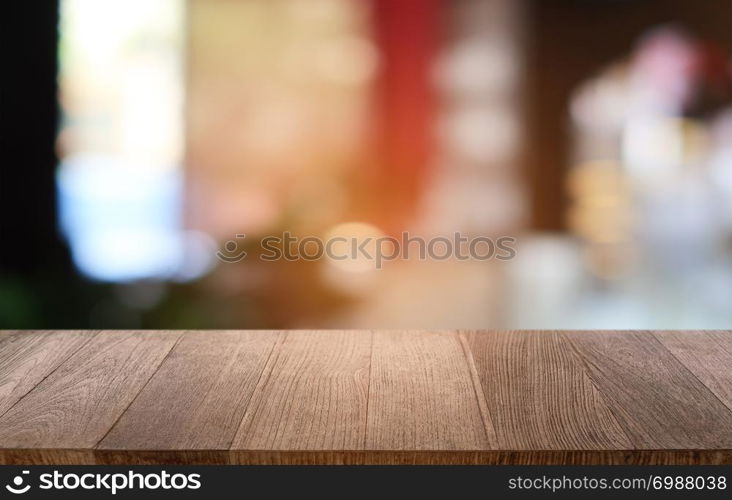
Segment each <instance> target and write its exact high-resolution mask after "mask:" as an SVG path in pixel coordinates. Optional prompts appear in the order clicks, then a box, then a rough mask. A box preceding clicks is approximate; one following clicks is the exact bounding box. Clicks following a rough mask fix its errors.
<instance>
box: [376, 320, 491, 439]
mask: <svg viewBox="0 0 732 500" xmlns="http://www.w3.org/2000/svg"><path fill="white" fill-rule="evenodd" d="M483 417H484V416H483V415H481V412H480V403H479V402H478V392H476V388H475V387H474V382H473V379H472V377H471V371H470V367H469V365H468V362H467V359H466V357H465V353H464V352H463V347H462V345H461V342H460V340H459V338H458V335H457V334H456V333H455V332H417V331H377V332H374V342H373V354H372V357H371V376H370V385H369V407H368V425H367V429H366V448H367V449H371V450H476V449H490V448H494V447H496V445H497V443H496V442H495V434H494V431H493V428H492V426H491V424H490V421H484V419H483Z"/></svg>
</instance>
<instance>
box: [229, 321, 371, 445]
mask: <svg viewBox="0 0 732 500" xmlns="http://www.w3.org/2000/svg"><path fill="white" fill-rule="evenodd" d="M370 356H371V333H370V332H368V331H353V332H344V331H310V332H288V333H287V335H286V337H285V338H284V339H283V342H282V343H281V344H280V345H279V346H277V347H276V348H275V351H274V352H273V355H272V357H271V359H270V362H269V363H268V364H267V368H266V369H265V373H264V375H263V376H262V380H261V381H260V384H259V386H258V387H257V390H256V392H255V396H254V397H253V398H252V402H251V404H250V406H249V408H248V409H247V412H246V415H245V417H244V420H243V422H242V425H241V428H240V429H239V432H238V433H237V435H236V438H235V439H234V442H233V444H232V446H231V448H232V450H329V449H332V450H354V449H362V448H363V446H364V440H365V428H366V408H367V392H368V374H369V358H370Z"/></svg>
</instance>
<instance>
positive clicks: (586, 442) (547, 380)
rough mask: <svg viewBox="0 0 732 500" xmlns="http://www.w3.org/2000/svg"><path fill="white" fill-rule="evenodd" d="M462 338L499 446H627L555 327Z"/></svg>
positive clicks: (555, 447)
mask: <svg viewBox="0 0 732 500" xmlns="http://www.w3.org/2000/svg"><path fill="white" fill-rule="evenodd" d="M463 338H464V339H465V341H466V342H467V345H468V347H469V351H470V353H471V355H472V357H473V359H474V363H475V367H476V371H477V373H478V377H479V379H480V385H481V387H482V389H483V393H484V394H485V398H486V401H487V405H488V411H489V412H490V415H491V420H492V422H493V425H494V427H495V429H496V433H497V436H498V442H499V445H500V447H501V448H502V449H507V450H532V449H533V450H592V449H607V450H615V449H628V448H632V446H631V444H630V441H629V439H628V437H627V436H626V435H625V433H624V432H623V430H622V429H621V427H620V425H619V424H618V422H617V421H616V420H615V418H614V417H613V415H612V413H611V411H610V409H609V408H608V406H607V404H606V403H605V401H604V400H603V399H602V396H601V395H600V394H599V393H598V391H597V390H596V389H595V387H594V386H593V385H592V382H591V381H590V379H589V377H588V376H587V374H586V373H585V371H584V368H583V366H582V363H581V361H580V360H578V359H577V357H576V355H575V354H574V353H572V352H571V349H570V348H569V346H568V345H567V344H566V342H564V341H563V339H562V338H561V337H560V336H559V335H558V334H557V333H556V332H510V331H495V332H488V331H482V332H465V333H463Z"/></svg>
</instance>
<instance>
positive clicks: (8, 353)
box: [0, 331, 96, 416]
mask: <svg viewBox="0 0 732 500" xmlns="http://www.w3.org/2000/svg"><path fill="white" fill-rule="evenodd" d="M0 334H2V335H0V416H2V415H3V414H4V413H5V412H7V411H8V410H9V409H10V408H11V407H12V406H13V405H14V404H15V403H17V402H18V401H19V400H20V399H21V398H22V397H23V396H25V395H26V394H27V393H28V392H30V390H31V389H33V388H34V387H35V386H36V385H37V384H38V383H39V382H40V381H41V380H43V379H44V378H45V377H47V376H48V375H49V374H50V373H52V372H53V371H54V370H55V369H56V368H57V367H58V366H59V365H60V364H61V363H63V362H64V361H66V360H67V359H68V358H69V356H71V355H72V354H74V353H75V352H76V351H77V350H78V349H79V348H81V347H82V346H83V345H84V344H86V343H87V342H88V341H89V340H90V339H91V338H92V337H93V336H94V335H95V334H96V332H83V331H66V332H55V333H54V332H48V331H33V332H8V331H6V332H0Z"/></svg>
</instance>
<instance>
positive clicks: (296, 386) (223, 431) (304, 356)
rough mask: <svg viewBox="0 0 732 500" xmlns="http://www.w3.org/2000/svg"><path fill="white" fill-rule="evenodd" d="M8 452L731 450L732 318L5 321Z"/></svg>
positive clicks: (263, 460)
mask: <svg viewBox="0 0 732 500" xmlns="http://www.w3.org/2000/svg"><path fill="white" fill-rule="evenodd" d="M2 463H5V464H15V463H23V464H32V463H51V464H74V463H89V464H92V463H107V464H144V463H202V464H203V463H234V464H283V463H286V464H290V463H304V464H321V463H322V464H331V463H332V464H341V463H345V464H361V463H367V464H377V463H378V464H432V463H437V464H441V463H445V464H455V463H457V464H478V463H482V464H532V463H533V464H596V463H606V464H621V463H632V464H635V463H653V464H696V463H714V464H719V463H732V332H726V331H710V332H707V331H689V332H685V331H684V332H682V331H668V332H649V331H637V332H636V331H634V332H613V331H396V330H394V331H381V330H376V331H337V330H332V331H331V330H328V331H17V332H15V331H3V332H0V464H2Z"/></svg>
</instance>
